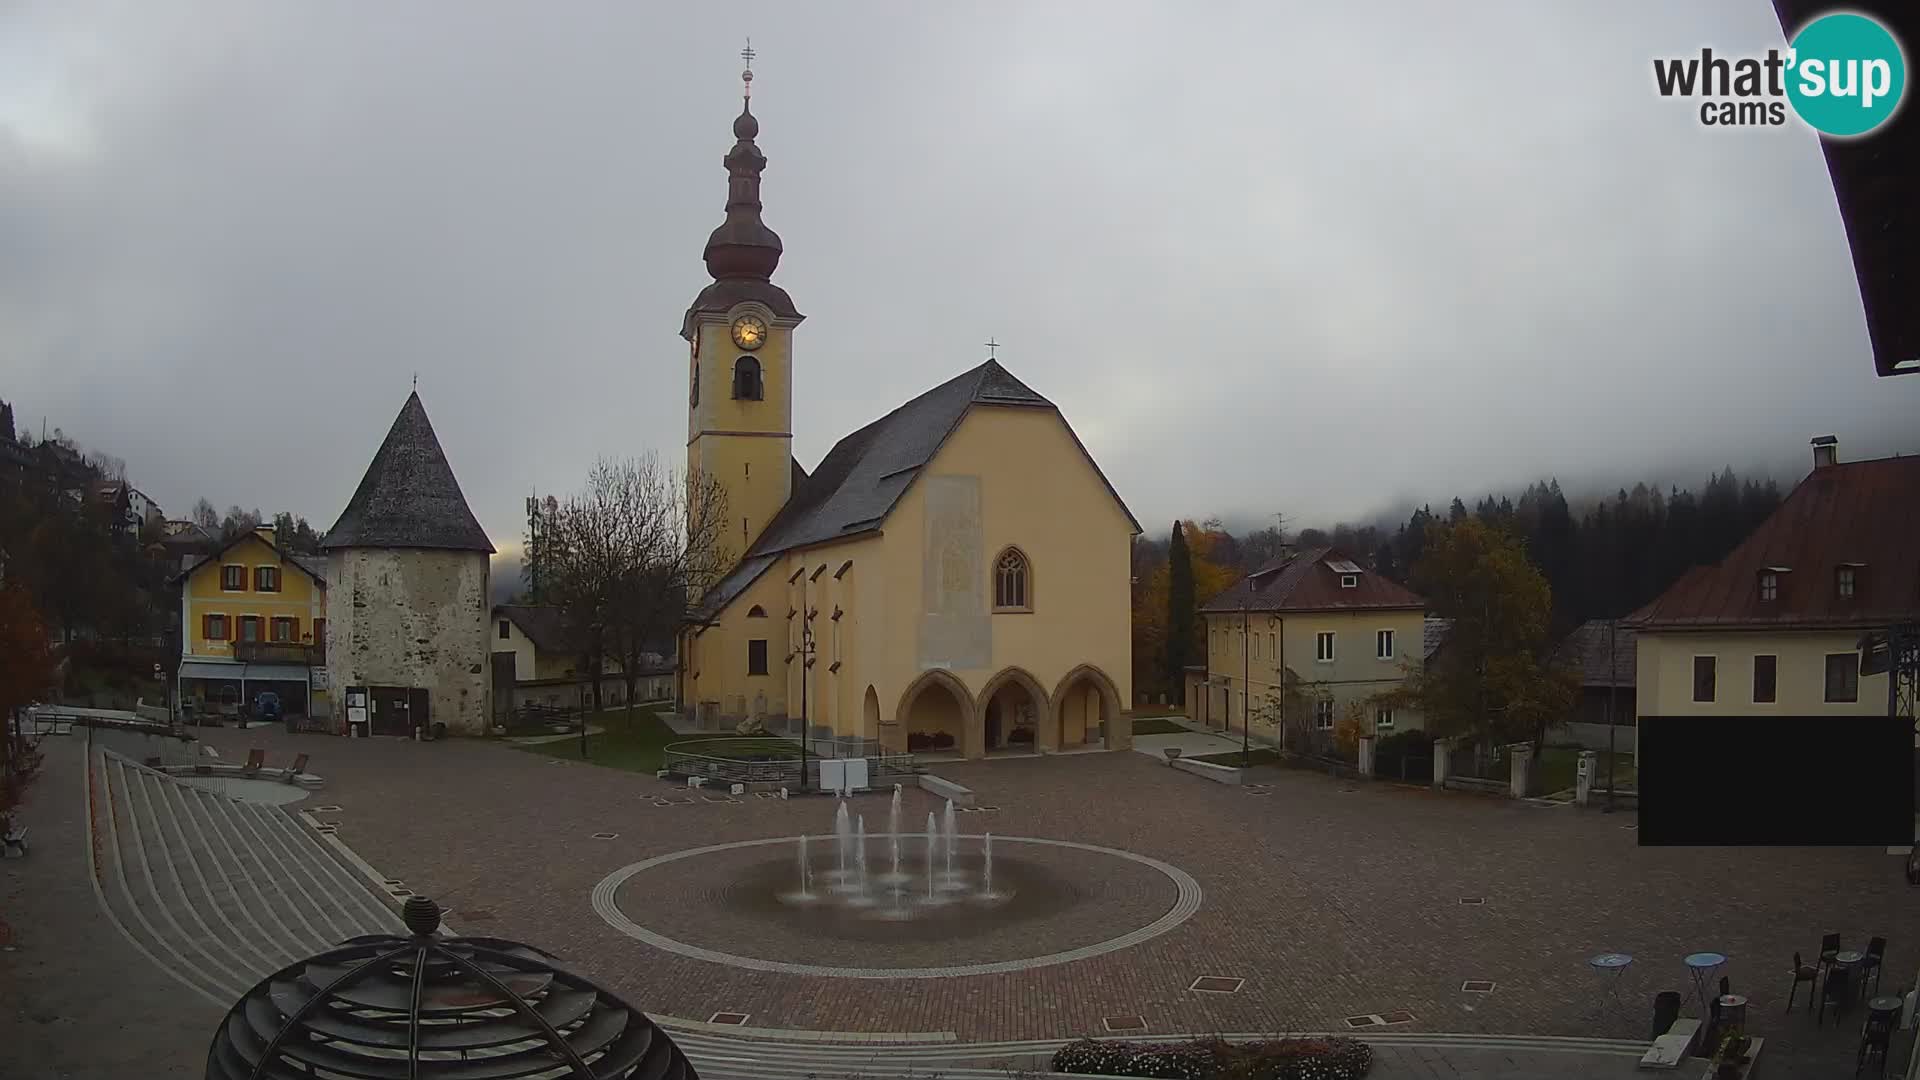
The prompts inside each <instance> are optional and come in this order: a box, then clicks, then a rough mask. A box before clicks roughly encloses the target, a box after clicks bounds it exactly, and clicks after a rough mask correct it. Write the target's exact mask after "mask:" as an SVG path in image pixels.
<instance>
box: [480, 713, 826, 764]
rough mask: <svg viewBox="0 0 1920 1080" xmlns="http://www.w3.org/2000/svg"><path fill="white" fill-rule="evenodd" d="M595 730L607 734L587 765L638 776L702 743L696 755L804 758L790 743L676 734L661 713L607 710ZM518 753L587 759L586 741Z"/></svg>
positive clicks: (595, 743)
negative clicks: (679, 748) (670, 750)
mask: <svg viewBox="0 0 1920 1080" xmlns="http://www.w3.org/2000/svg"><path fill="white" fill-rule="evenodd" d="M594 725H595V726H597V727H600V728H604V729H605V730H603V731H602V732H601V733H600V734H598V735H589V736H587V755H586V760H587V761H589V762H592V763H593V764H595V765H605V766H607V767H609V768H614V769H627V770H629V771H632V772H645V773H651V772H658V771H659V770H660V769H661V768H662V766H663V762H664V758H665V753H666V749H667V747H669V746H672V745H673V744H675V743H699V744H700V745H698V746H694V747H690V749H692V750H694V751H695V752H697V753H701V754H706V755H708V756H709V757H729V758H744V759H756V758H759V759H765V758H788V757H798V756H799V748H798V747H796V746H795V745H794V744H793V743H790V742H788V741H786V740H785V739H767V738H752V737H738V736H727V735H715V736H696V737H689V736H686V735H680V734H676V733H675V732H674V730H673V729H672V728H670V727H668V726H667V723H666V721H665V720H662V719H661V718H660V715H659V714H658V713H655V712H652V711H642V710H640V709H637V708H636V709H635V710H634V711H633V718H632V720H631V721H629V720H628V718H627V714H626V712H625V710H614V709H607V710H604V711H602V712H600V713H598V714H596V715H595V718H594ZM516 748H517V749H520V750H525V751H528V752H529V753H534V754H545V755H547V756H548V757H557V758H567V759H568V760H570V761H579V760H580V759H581V758H580V740H579V739H577V738H570V739H560V740H557V741H554V742H544V743H533V744H531V745H526V744H521V745H518V746H517V747H516Z"/></svg>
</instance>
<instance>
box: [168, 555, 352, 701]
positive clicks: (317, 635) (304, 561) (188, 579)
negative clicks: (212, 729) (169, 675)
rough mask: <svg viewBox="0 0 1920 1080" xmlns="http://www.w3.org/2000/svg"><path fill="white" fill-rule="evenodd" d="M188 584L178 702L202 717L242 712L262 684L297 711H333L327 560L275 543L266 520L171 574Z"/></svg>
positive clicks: (183, 591) (183, 593)
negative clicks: (321, 680)
mask: <svg viewBox="0 0 1920 1080" xmlns="http://www.w3.org/2000/svg"><path fill="white" fill-rule="evenodd" d="M172 584H173V585H174V586H175V587H176V588H178V589H179V590H180V643H181V648H180V666H179V668H178V670H177V672H176V675H177V679H178V682H177V688H178V689H177V693H178V695H179V696H178V701H179V705H180V708H181V711H182V714H183V716H185V717H187V718H188V719H190V720H191V721H194V722H202V721H205V720H208V719H211V718H221V719H233V718H238V717H241V716H244V715H245V713H246V712H247V709H248V707H249V706H250V705H251V704H252V703H253V702H254V700H255V699H256V697H257V696H258V695H259V694H260V693H261V692H263V691H272V692H273V693H275V694H278V695H279V697H280V702H281V705H282V707H283V708H284V709H285V710H286V712H287V713H288V714H289V715H313V716H325V715H328V712H329V702H328V695H327V693H326V691H325V690H324V689H312V686H313V683H314V675H315V669H317V668H318V669H324V665H325V664H326V640H327V630H326V625H327V615H326V611H327V585H326V577H325V564H324V562H323V561H322V560H321V559H319V558H318V557H314V556H304V555H294V554H290V553H288V552H286V551H283V550H282V549H281V548H280V547H279V546H278V545H276V544H275V543H274V535H273V530H272V529H271V528H269V527H266V526H262V527H260V528H258V529H255V530H253V531H252V532H247V533H242V534H241V535H239V536H237V537H235V538H233V539H232V540H231V541H229V542H227V543H226V544H225V545H223V546H222V547H220V548H219V549H218V550H217V551H215V552H214V553H213V554H211V555H204V556H200V557H199V558H197V559H193V560H192V561H190V562H188V563H187V565H186V566H184V567H183V568H182V569H181V570H180V572H179V573H177V574H175V575H174V577H173V578H172Z"/></svg>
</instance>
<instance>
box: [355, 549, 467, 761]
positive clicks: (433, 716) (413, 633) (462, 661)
mask: <svg viewBox="0 0 1920 1080" xmlns="http://www.w3.org/2000/svg"><path fill="white" fill-rule="evenodd" d="M487 588H488V582H487V556H486V555H485V554H484V553H482V552H478V551H443V550H435V549H430V548H346V549H340V550H335V551H333V552H330V553H329V554H328V556H327V661H328V666H329V668H330V669H331V677H332V680H333V684H334V686H336V687H338V688H339V690H340V691H342V692H344V690H345V688H346V687H348V686H409V687H424V688H425V689H426V690H427V695H428V712H429V722H430V723H443V724H446V725H447V730H448V732H450V733H452V734H456V735H483V734H485V733H486V731H487V729H488V727H489V720H488V717H489V710H488V694H489V687H490V684H489V682H488V676H487V649H488V641H487V627H488V611H489V608H488V594H487Z"/></svg>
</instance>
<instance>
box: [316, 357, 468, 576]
mask: <svg viewBox="0 0 1920 1080" xmlns="http://www.w3.org/2000/svg"><path fill="white" fill-rule="evenodd" d="M320 546H321V548H322V549H324V550H328V551H331V550H333V549H335V548H352V547H374V548H389V547H390V548H443V549H446V550H451V551H482V552H486V553H487V554H489V555H491V554H493V543H492V542H491V541H489V540H488V539H487V533H486V530H485V529H482V528H481V527H480V523H479V522H478V521H476V520H474V517H473V511H472V510H469V509H468V508H467V499H466V496H464V495H462V494H460V483H459V481H457V480H455V479H454V478H453V467H452V466H450V465H448V464H447V455H446V453H445V452H444V451H442V450H441V449H440V440H439V438H438V437H436V436H435V435H434V433H433V424H431V423H430V422H428V420H427V409H426V406H424V405H422V404H420V395H419V394H418V393H417V392H416V393H414V394H412V395H410V396H409V397H408V398H407V403H406V404H405V405H403V406H401V408H400V415H399V416H398V417H396V418H395V419H394V421H393V429H392V430H391V431H388V432H387V439H386V441H385V442H383V443H381V444H380V451H379V452H378V453H376V454H374V455H373V464H371V465H368V466H367V474H366V475H365V476H363V477H361V479H360V487H359V488H358V489H356V490H355V491H354V493H353V498H352V499H351V500H349V501H348V502H347V508H346V509H345V510H343V511H341V512H340V520H338V521H336V522H334V523H333V528H331V529H328V530H327V535H326V538H325V539H323V540H322V541H321V542H320Z"/></svg>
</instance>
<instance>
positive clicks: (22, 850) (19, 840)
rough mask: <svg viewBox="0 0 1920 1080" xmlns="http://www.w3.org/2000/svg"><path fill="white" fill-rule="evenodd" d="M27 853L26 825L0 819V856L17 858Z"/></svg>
mask: <svg viewBox="0 0 1920 1080" xmlns="http://www.w3.org/2000/svg"><path fill="white" fill-rule="evenodd" d="M26 853H27V827H26V826H25V825H15V824H13V823H12V822H11V821H6V820H4V819H0V856H3V857H5V858H9V859H16V858H19V857H21V856H23V855H25V854H26Z"/></svg>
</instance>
